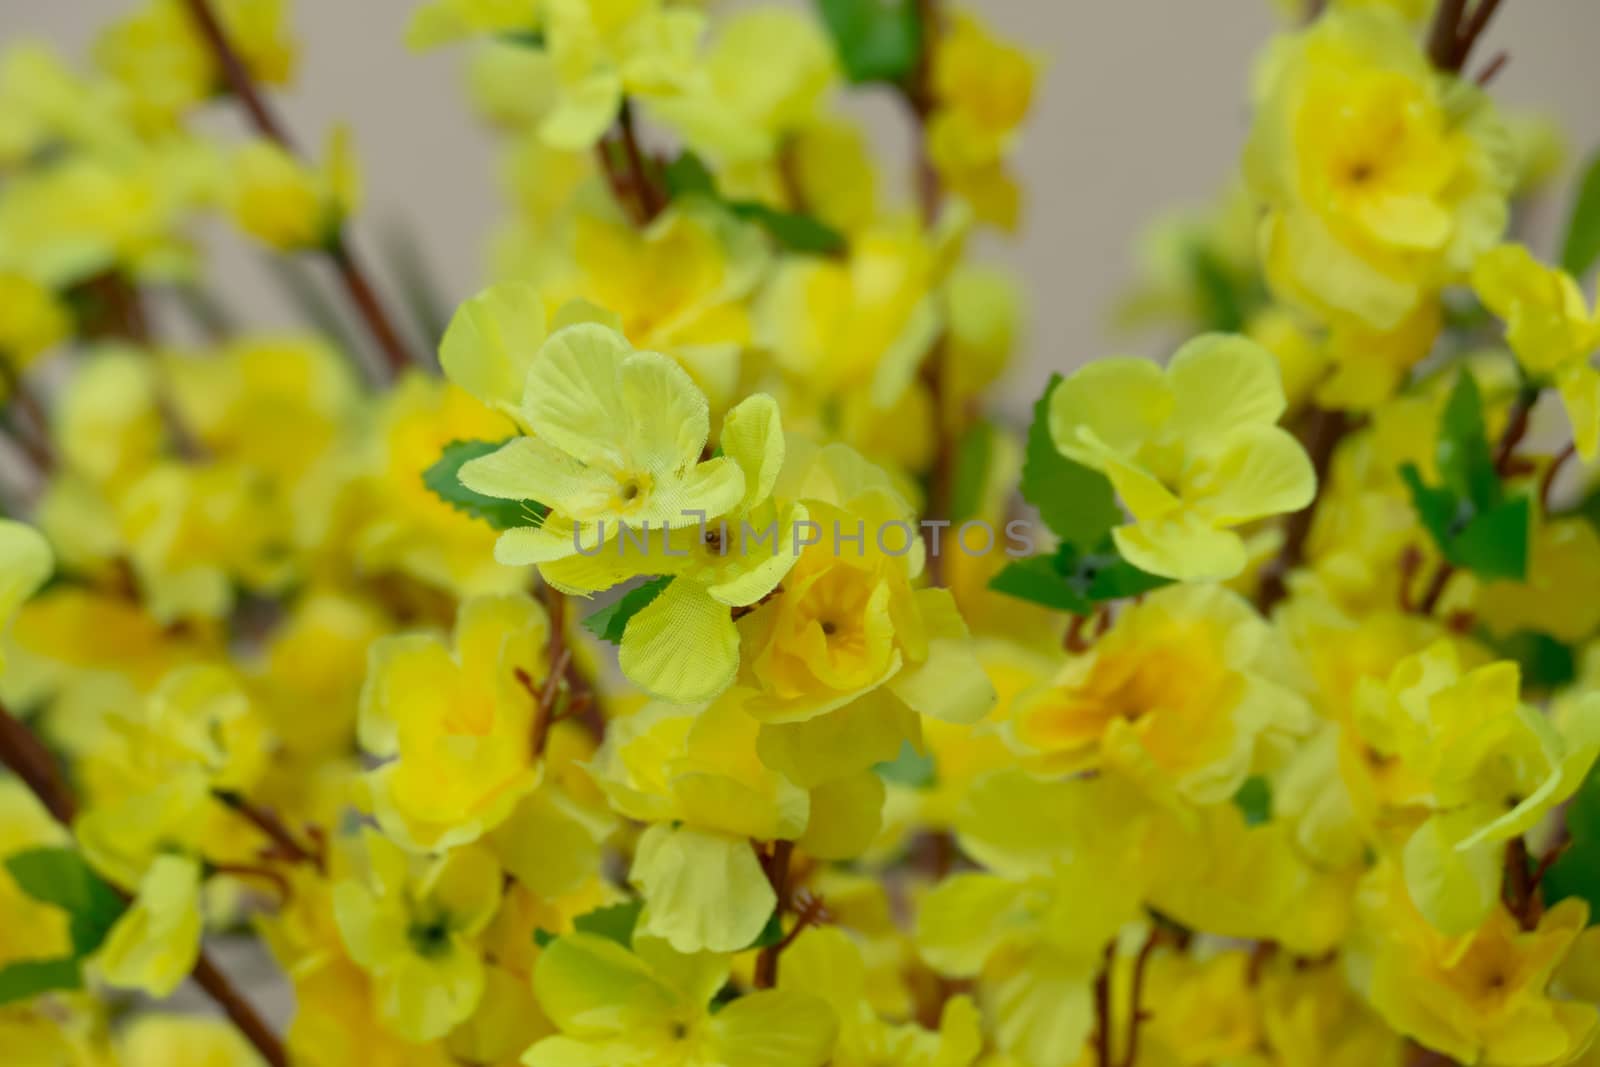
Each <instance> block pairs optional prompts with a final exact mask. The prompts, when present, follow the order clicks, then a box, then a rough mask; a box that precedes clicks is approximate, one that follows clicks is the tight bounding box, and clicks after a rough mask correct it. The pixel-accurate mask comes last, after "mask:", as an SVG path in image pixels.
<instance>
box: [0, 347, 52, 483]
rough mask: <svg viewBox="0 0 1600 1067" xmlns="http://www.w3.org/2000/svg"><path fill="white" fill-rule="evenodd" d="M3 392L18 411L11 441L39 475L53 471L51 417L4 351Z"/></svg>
mask: <svg viewBox="0 0 1600 1067" xmlns="http://www.w3.org/2000/svg"><path fill="white" fill-rule="evenodd" d="M0 393H3V394H4V395H5V396H8V397H9V398H10V401H11V407H12V409H13V411H14V412H15V419H14V424H15V431H16V432H15V433H14V434H13V435H12V440H14V441H15V442H16V444H17V448H19V449H20V450H21V451H22V453H23V454H24V455H25V456H27V458H28V462H30V463H32V464H33V465H34V466H35V467H36V468H38V470H39V473H40V474H42V475H49V474H51V473H52V472H53V471H54V470H55V469H56V454H55V448H54V447H53V446H52V445H51V443H50V417H49V416H48V415H46V414H45V410H44V405H43V404H42V403H40V401H39V397H38V394H36V393H35V392H34V391H33V390H32V389H31V388H30V387H29V386H28V383H27V382H26V381H25V380H24V379H23V377H22V374H21V372H20V371H18V370H17V369H16V368H15V367H13V366H12V365H11V364H10V363H8V362H7V361H6V359H5V355H4V353H0Z"/></svg>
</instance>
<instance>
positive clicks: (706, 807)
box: [593, 698, 811, 952]
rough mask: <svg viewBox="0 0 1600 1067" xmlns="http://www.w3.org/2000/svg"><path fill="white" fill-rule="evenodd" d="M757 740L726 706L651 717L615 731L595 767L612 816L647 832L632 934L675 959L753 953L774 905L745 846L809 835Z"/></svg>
mask: <svg viewBox="0 0 1600 1067" xmlns="http://www.w3.org/2000/svg"><path fill="white" fill-rule="evenodd" d="M757 732H758V724H757V723H756V722H755V720H753V719H751V718H750V717H749V716H747V715H746V714H745V712H744V710H743V709H742V708H741V707H740V706H739V705H738V703H737V702H736V701H734V700H732V699H729V698H724V699H723V700H721V701H718V702H717V703H715V704H712V705H711V706H710V707H709V708H707V709H705V710H704V711H701V712H698V713H697V712H695V711H694V710H693V709H678V708H670V707H667V706H666V705H659V704H658V705H651V706H650V707H648V708H646V709H645V710H643V711H639V712H635V713H634V714H633V715H630V716H627V717H625V718H622V719H617V720H614V721H613V722H612V723H611V726H610V728H609V729H608V730H607V733H606V741H605V744H604V745H603V746H602V747H601V749H600V751H599V752H598V753H597V754H596V756H595V759H594V762H593V773H594V776H595V780H596V781H597V782H598V783H599V785H600V787H601V788H602V789H603V790H605V792H606V796H607V797H608V799H609V800H610V802H611V805H612V807H613V808H614V809H616V810H617V811H618V812H619V813H621V814H623V815H625V816H628V817H629V818H634V819H640V820H642V821H646V822H648V823H650V827H649V829H647V830H646V831H645V832H644V836H643V837H641V838H640V840H639V844H638V848H637V850H636V851H635V854H634V861H633V869H632V871H631V873H630V875H629V877H630V879H631V880H632V881H633V883H634V884H635V885H636V886H638V887H639V889H640V891H641V892H642V893H643V894H644V898H645V901H646V907H645V911H644V914H643V915H642V916H641V918H640V925H639V930H640V932H641V933H642V934H648V935H650V936H652V937H660V938H663V939H665V940H667V941H668V942H669V943H670V944H671V945H672V946H673V947H674V948H675V949H677V950H678V951H680V952H699V951H703V950H707V949H709V950H711V951H714V952H735V951H739V950H741V949H744V948H746V947H747V946H749V945H750V944H751V943H752V942H753V941H754V940H755V939H756V936H757V935H758V934H760V932H761V928H762V927H763V926H764V925H765V924H766V921H767V919H768V918H769V917H770V916H771V915H772V909H773V908H774V907H775V906H776V904H777V897H776V895H775V894H774V893H773V891H772V887H771V885H770V884H769V883H768V881H767V877H766V875H765V874H764V873H763V872H762V870H761V865H760V864H759V863H758V862H757V859H756V855H755V852H754V851H753V850H752V849H751V847H750V841H751V840H752V839H754V840H757V841H774V840H779V839H786V840H794V839H795V838H798V837H799V836H800V835H801V833H802V832H803V831H804V830H805V829H806V823H807V820H808V818H809V816H810V811H811V802H810V797H809V796H808V794H807V793H806V791H805V790H804V789H801V788H799V787H798V786H796V785H794V784H793V783H791V782H789V781H788V780H787V779H785V778H784V777H783V776H782V775H780V774H778V773H776V772H774V771H772V770H769V769H768V768H767V767H766V766H764V765H763V764H762V762H761V761H760V759H759V758H758V757H757V754H756V736H757Z"/></svg>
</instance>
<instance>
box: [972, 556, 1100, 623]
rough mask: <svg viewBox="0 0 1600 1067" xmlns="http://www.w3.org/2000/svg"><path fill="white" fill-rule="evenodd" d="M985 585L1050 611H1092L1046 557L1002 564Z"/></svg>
mask: <svg viewBox="0 0 1600 1067" xmlns="http://www.w3.org/2000/svg"><path fill="white" fill-rule="evenodd" d="M989 588H990V589H993V590H994V591H995V592H997V593H1004V594H1005V595H1006V596H1013V597H1016V598H1017V599H1018V600H1026V601H1028V602H1029V603H1030V604H1040V605H1043V606H1044V607H1047V608H1050V609H1052V610H1054V611H1070V612H1071V613H1072V614H1074V615H1087V614H1089V613H1090V612H1091V611H1093V610H1094V606H1093V605H1092V604H1090V603H1089V600H1088V598H1087V597H1085V596H1084V595H1083V594H1082V593H1080V592H1079V591H1078V590H1077V589H1075V588H1074V587H1073V585H1072V583H1071V581H1069V580H1068V579H1067V577H1066V576H1065V575H1063V574H1061V573H1060V572H1059V571H1057V570H1056V565H1055V561H1054V559H1053V558H1052V557H1050V556H1030V557H1029V558H1028V559H1023V560H1017V561H1016V562H1014V563H1008V564H1006V568H1005V570H1003V571H1001V572H1000V573H999V574H997V575H995V576H994V577H993V578H991V579H990V580H989Z"/></svg>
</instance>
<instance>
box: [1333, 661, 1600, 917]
mask: <svg viewBox="0 0 1600 1067" xmlns="http://www.w3.org/2000/svg"><path fill="white" fill-rule="evenodd" d="M1519 682H1520V674H1519V671H1518V669H1517V666H1516V664H1514V663H1511V662H1506V661H1501V662H1496V663H1490V664H1488V665H1486V666H1482V667H1478V668H1475V669H1472V670H1463V669H1462V668H1461V665H1460V658H1459V656H1458V654H1457V652H1456V650H1455V648H1454V646H1453V645H1451V644H1450V643H1448V642H1445V641H1441V642H1439V643H1438V644H1435V645H1433V646H1431V647H1429V648H1428V649H1426V650H1424V651H1423V652H1421V653H1418V654H1417V655H1415V656H1411V657H1408V658H1407V659H1406V660H1404V661H1402V662H1401V663H1400V665H1399V666H1398V667H1396V668H1395V670H1394V672H1393V674H1391V675H1390V676H1389V678H1388V680H1387V681H1386V682H1380V681H1378V680H1376V679H1367V680H1366V681H1365V682H1364V683H1363V684H1362V686H1361V688H1360V690H1359V691H1358V694H1357V704H1356V714H1355V728H1356V730H1357V732H1358V734H1359V736H1360V739H1361V741H1362V742H1363V743H1364V744H1365V745H1366V746H1367V747H1368V749H1370V751H1371V752H1372V753H1373V754H1374V755H1373V756H1372V757H1371V762H1372V763H1374V764H1375V765H1376V768H1377V770H1376V771H1375V772H1374V774H1373V776H1372V778H1371V784H1370V785H1367V786H1365V787H1361V784H1360V779H1359V778H1357V779H1355V782H1356V787H1357V788H1360V792H1358V793H1357V802H1358V805H1364V806H1365V810H1366V812H1367V817H1368V818H1369V819H1373V820H1377V819H1380V818H1382V819H1384V820H1386V821H1387V822H1389V823H1390V824H1391V825H1394V826H1396V828H1397V829H1398V831H1399V834H1400V837H1401V838H1403V844H1402V847H1401V853H1400V859H1401V868H1402V870H1403V873H1404V877H1405V884H1406V887H1407V889H1408V890H1409V891H1410V894H1411V899H1412V900H1413V902H1414V903H1415V906H1416V908H1417V909H1418V910H1419V911H1420V912H1421V913H1422V914H1423V915H1425V916H1426V917H1427V919H1428V921H1429V922H1431V923H1433V924H1434V925H1435V926H1437V927H1438V928H1439V929H1440V930H1441V931H1443V932H1445V933H1450V934H1460V933H1464V932H1466V931H1469V930H1471V929H1473V928H1474V927H1476V926H1477V925H1478V924H1479V923H1481V922H1483V921H1484V918H1485V916H1487V915H1488V914H1489V913H1490V911H1491V910H1492V909H1493V908H1494V907H1495V906H1496V904H1497V902H1498V901H1499V899H1500V883H1501V875H1502V870H1503V867H1504V864H1503V862H1502V854H1503V852H1504V849H1503V848H1501V847H1500V845H1501V844H1502V843H1503V842H1505V841H1508V840H1510V839H1511V838H1513V837H1516V836H1518V835H1520V834H1522V833H1525V832H1527V831H1528V830H1530V829H1532V828H1533V827H1534V826H1535V825H1536V824H1537V823H1538V822H1539V821H1540V819H1541V818H1542V817H1543V816H1544V815H1545V814H1546V813H1547V812H1549V811H1550V810H1551V809H1552V808H1553V807H1555V806H1556V805H1557V804H1560V803H1561V802H1562V801H1564V800H1566V799H1567V798H1568V797H1569V796H1571V795H1572V793H1573V792H1575V791H1576V790H1577V788H1578V786H1579V785H1580V784H1581V783H1582V782H1583V779H1584V776H1585V775H1586V774H1587V773H1588V771H1589V768H1590V767H1592V766H1593V765H1594V763H1595V760H1596V758H1597V757H1600V701H1595V700H1584V701H1581V702H1579V703H1578V704H1576V705H1574V706H1572V707H1571V708H1570V709H1568V714H1567V715H1565V716H1564V717H1563V718H1562V719H1561V720H1560V721H1556V722H1552V721H1551V720H1549V719H1547V718H1546V716H1545V715H1544V714H1543V713H1542V712H1541V711H1539V710H1537V709H1533V708H1530V707H1528V706H1526V705H1524V704H1522V703H1521V701H1520V699H1519V692H1518V690H1519ZM1346 777H1347V781H1349V780H1351V776H1350V775H1349V774H1348V773H1347V776H1346ZM1358 810H1360V808H1359V807H1358Z"/></svg>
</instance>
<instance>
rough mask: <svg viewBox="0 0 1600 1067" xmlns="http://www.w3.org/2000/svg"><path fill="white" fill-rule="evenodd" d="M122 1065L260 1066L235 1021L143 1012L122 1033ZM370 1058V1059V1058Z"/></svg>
mask: <svg viewBox="0 0 1600 1067" xmlns="http://www.w3.org/2000/svg"><path fill="white" fill-rule="evenodd" d="M118 1054H119V1057H120V1058H119V1059H118V1062H119V1063H120V1064H122V1067H261V1064H262V1062H263V1061H262V1059H261V1056H260V1054H259V1053H257V1052H256V1050H255V1049H254V1048H252V1047H251V1046H250V1044H249V1042H247V1041H246V1040H245V1039H244V1036H243V1035H242V1034H240V1033H239V1030H238V1028H237V1027H235V1026H233V1024H231V1023H228V1022H224V1021H223V1020H221V1019H205V1018H200V1017H197V1016H189V1015H141V1016H139V1017H138V1018H136V1019H134V1020H133V1022H132V1023H131V1024H130V1025H129V1026H128V1028H127V1029H126V1030H124V1031H123V1032H122V1034H121V1035H120V1040H119V1044H118ZM369 1062H370V1061H369Z"/></svg>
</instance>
